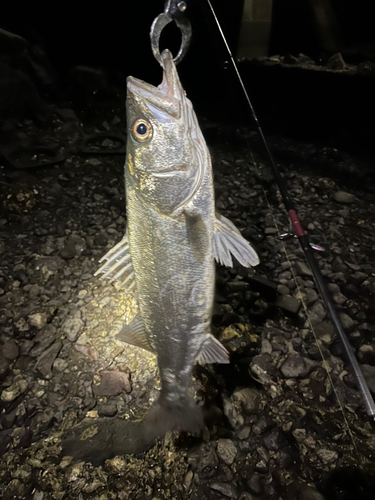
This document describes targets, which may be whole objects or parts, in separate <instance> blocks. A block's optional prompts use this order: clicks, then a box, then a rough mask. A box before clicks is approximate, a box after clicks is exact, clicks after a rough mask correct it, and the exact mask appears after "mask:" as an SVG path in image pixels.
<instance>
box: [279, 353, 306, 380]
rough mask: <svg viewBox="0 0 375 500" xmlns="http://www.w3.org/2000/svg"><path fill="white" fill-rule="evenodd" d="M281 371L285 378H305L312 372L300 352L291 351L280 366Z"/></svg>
mask: <svg viewBox="0 0 375 500" xmlns="http://www.w3.org/2000/svg"><path fill="white" fill-rule="evenodd" d="M280 371H281V373H282V374H283V375H284V377H285V378H303V377H306V375H308V373H309V372H310V366H308V365H307V364H306V361H305V359H304V358H303V357H302V356H300V355H299V354H298V353H296V352H291V353H290V354H288V357H287V358H286V360H285V361H284V362H283V364H282V365H281V366H280Z"/></svg>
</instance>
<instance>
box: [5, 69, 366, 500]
mask: <svg viewBox="0 0 375 500" xmlns="http://www.w3.org/2000/svg"><path fill="white" fill-rule="evenodd" d="M75 72H76V73H75V74H76V75H78V74H80V75H82V74H83V73H84V75H85V78H87V79H89V80H90V79H93V80H94V81H95V82H96V81H98V78H99V77H101V76H103V75H102V74H101V73H100V70H91V69H90V68H86V70H85V69H84V68H83V69H82V68H81V69H79V68H78V69H77V68H76V69H75ZM98 72H99V74H98ZM99 79H100V78H99ZM90 81H91V80H90ZM93 95H94V94H93ZM51 106H52V105H51ZM52 109H53V106H52ZM59 109H60V110H65V111H63V112H62V113H57V112H56V113H55V115H54V117H55V118H54V121H51V122H48V123H49V125H48V126H46V127H45V128H44V129H43V130H42V129H39V128H38V127H37V126H36V125H35V124H34V123H33V122H32V121H31V120H28V121H20V122H19V123H14V124H13V125H12V124H10V125H9V127H10V130H9V131H8V132H9V133H11V134H13V137H15V138H17V134H18V133H21V134H24V136H26V137H30V138H36V137H37V138H38V140H43V141H45V142H46V143H50V142H51V141H52V139H53V138H55V137H58V138H59V140H60V141H62V145H64V147H66V148H68V149H69V151H70V153H69V154H68V155H67V158H66V160H65V161H64V162H62V163H57V164H56V165H52V166H50V167H39V168H34V169H28V170H26V169H25V170H17V171H15V169H11V168H9V166H8V167H6V168H4V169H2V170H1V171H0V181H1V182H2V184H1V185H2V190H1V192H0V204H1V206H2V215H1V220H0V245H1V251H2V261H1V267H0V312H1V314H0V326H1V333H0V383H1V387H0V399H1V402H2V412H1V414H0V453H1V458H0V496H1V498H4V499H5V500H7V499H11V498H15V497H18V498H33V499H34V500H45V499H47V498H51V499H56V500H64V499H65V498H81V499H82V500H86V499H102V498H103V499H104V498H113V499H117V498H118V499H120V500H122V499H127V498H129V499H136V500H143V498H150V499H154V500H156V499H158V498H160V499H172V498H173V499H176V500H180V499H185V498H189V499H193V500H198V499H199V500H211V499H224V498H234V499H237V500H255V499H258V500H270V499H271V500H272V499H273V498H275V500H276V499H279V498H282V499H283V500H288V499H291V498H292V499H294V498H296V499H301V500H302V499H306V500H321V499H322V498H325V495H326V491H332V490H328V489H327V488H328V486H329V485H332V484H333V486H332V488H335V487H336V486H335V485H336V483H332V481H336V482H337V484H339V485H340V484H341V483H340V481H342V478H343V477H345V471H346V470H349V469H350V470H355V471H357V472H358V477H357V479H356V481H357V482H355V481H354V482H352V488H357V490H355V489H354V491H355V492H357V491H360V490H361V488H366V487H367V486H366V484H367V483H366V481H364V480H363V481H362V483H361V479H360V478H361V477H367V476H366V474H367V472H368V471H371V470H372V468H373V458H372V457H373V456H374V449H375V445H374V438H373V433H374V430H375V429H374V424H373V422H372V421H370V420H369V419H368V418H367V416H366V415H365V412H364V409H363V404H362V402H361V399H360V397H359V394H358V391H357V389H356V387H355V383H354V379H353V376H352V374H351V369H350V367H349V366H348V364H347V361H346V359H345V357H344V356H343V352H342V348H341V344H340V343H339V341H338V339H337V338H336V332H335V330H334V328H333V326H332V325H331V323H330V321H329V319H328V317H327V313H326V310H325V307H324V304H323V302H322V299H321V297H320V295H319V294H318V291H317V289H316V288H315V285H314V282H313V280H312V276H311V271H310V269H309V267H308V266H307V264H306V263H305V262H304V260H303V254H302V252H301V249H300V247H299V245H298V242H297V241H296V240H295V239H290V240H287V241H284V242H281V241H279V240H278V239H277V238H276V236H277V234H278V232H277V230H276V229H275V226H274V220H275V221H276V222H277V225H278V227H279V230H280V232H282V233H283V232H286V231H287V230H288V224H287V218H286V215H285V210H284V207H283V204H282V201H281V198H280V195H279V193H278V191H277V189H276V188H275V186H274V184H273V180H272V176H271V175H270V172H269V169H268V167H267V166H266V165H265V164H264V161H263V159H262V158H258V157H257V165H255V164H254V162H253V157H252V154H250V152H249V150H248V148H247V146H246V138H248V137H249V136H250V137H251V138H252V140H254V149H256V141H255V139H254V135H251V131H249V130H246V129H238V130H237V131H236V137H237V139H236V140H237V141H238V142H237V143H236V145H235V146H233V144H232V142H231V140H230V137H231V134H233V133H234V132H233V130H232V128H233V127H231V129H230V130H229V129H228V127H227V126H224V125H218V124H216V123H209V122H203V123H204V133H205V134H206V136H207V137H208V139H209V143H210V146H211V148H212V153H213V160H214V169H215V184H216V186H215V187H216V195H217V196H216V198H217V204H218V207H220V210H221V211H222V213H223V215H225V216H227V217H229V218H230V219H231V220H232V221H233V222H234V223H235V224H236V225H237V226H238V227H239V228H240V229H241V231H242V232H243V234H244V235H245V236H246V237H247V238H248V239H249V240H251V241H252V242H253V243H254V244H255V245H256V247H257V251H258V253H259V256H260V260H261V264H260V265H259V266H258V267H257V268H256V269H243V268H241V266H239V265H236V266H235V267H234V268H233V269H226V268H221V267H219V266H218V269H217V287H216V292H217V294H216V304H215V311H214V315H213V333H214V334H215V335H216V336H217V337H218V338H219V339H220V340H221V341H222V342H223V343H224V345H225V346H226V348H227V349H228V351H229V352H230V355H231V363H230V364H229V365H225V366H216V365H213V366H204V367H197V368H196V369H195V371H194V377H193V385H192V393H193V395H194V397H195V399H196V400H197V402H198V404H199V405H201V406H202V407H203V409H204V413H205V415H206V417H207V419H206V420H207V428H206V429H205V430H204V432H203V434H202V436H200V437H198V436H190V435H186V434H181V435H180V436H178V435H176V434H172V435H167V436H165V437H164V438H163V439H161V440H159V441H157V442H156V443H150V442H147V440H146V438H145V436H144V435H143V427H142V424H141V422H142V420H143V417H144V415H145V414H146V413H147V411H148V409H149V408H150V406H151V405H152V402H153V401H154V400H155V399H156V398H157V396H158V393H159V389H160V381H159V379H158V372H157V364H156V360H155V357H154V356H153V355H152V354H150V353H148V352H143V351H142V350H140V349H138V348H135V347H132V346H129V345H127V344H124V343H123V342H122V341H121V338H119V337H118V333H119V332H120V330H121V328H122V325H123V324H124V323H125V322H126V321H130V320H131V318H132V317H133V316H134V315H135V313H136V304H135V302H134V300H133V299H132V298H131V297H129V296H126V295H124V294H123V293H121V292H118V291H117V290H116V288H115V287H113V286H111V285H109V284H108V283H101V282H99V281H98V280H97V279H96V278H94V277H93V274H94V272H95V270H96V269H97V266H98V260H99V259H100V258H101V257H102V255H103V254H104V253H106V252H107V251H108V250H109V249H110V248H111V247H112V246H113V245H114V244H115V243H117V242H118V241H119V240H120V239H121V237H122V235H123V233H124V229H125V224H126V214H125V210H124V186H123V157H122V156H116V155H114V156H112V155H104V156H103V155H101V156H100V158H99V159H98V158H97V156H99V155H96V154H93V155H92V156H91V157H88V156H83V155H80V154H78V151H77V148H76V144H77V140H78V139H79V137H80V134H82V131H84V132H85V133H87V134H89V133H94V132H95V131H103V130H108V127H109V129H110V131H111V132H113V133H115V132H123V129H122V126H123V122H122V121H121V120H120V122H119V121H118V120H114V117H115V116H117V115H119V116H120V115H121V111H120V110H116V109H115V107H114V106H113V103H112V102H111V105H110V106H108V108H107V110H112V109H114V116H113V117H111V116H110V115H109V114H108V116H106V115H105V114H104V115H103V116H102V117H101V121H99V122H98V123H95V124H90V123H87V124H85V125H84V126H83V127H81V126H80V125H79V123H78V119H77V118H76V113H74V112H73V110H71V109H69V106H68V105H67V104H64V105H61V106H60V107H59ZM108 113H109V111H108ZM104 117H105V124H104V125H103V122H104ZM112 118H113V119H112ZM117 126H118V127H119V128H117V129H116V127H117ZM12 127H13V128H12ZM228 137H229V139H228ZM17 140H18V139H17ZM0 141H1V139H0ZM278 141H279V142H278ZM274 142H275V147H276V149H278V151H280V150H281V146H282V148H283V151H284V152H285V151H287V153H288V155H289V156H286V158H293V161H290V162H289V163H288V164H287V166H288V168H286V169H285V171H283V175H284V178H285V181H286V182H287V185H288V189H289V190H290V192H291V194H292V196H293V198H294V199H295V202H296V205H297V206H298V208H299V211H300V216H301V219H302V221H303V224H304V226H305V227H307V228H308V231H309V236H310V238H311V241H313V242H314V243H316V244H319V245H321V246H322V247H324V248H325V249H326V250H325V252H316V256H317V260H318V261H319V265H320V267H321V269H322V272H323V274H324V276H325V279H326V280H327V282H328V287H329V289H330V291H331V293H333V294H334V295H333V297H334V300H335V303H336V306H337V309H338V312H339V315H340V318H341V320H342V322H343V325H344V328H345V329H346V331H347V332H348V334H349V336H350V342H351V343H352V346H353V349H354V351H355V352H356V354H357V355H358V357H359V359H360V362H361V363H362V364H361V367H362V369H363V372H364V375H365V377H366V379H367V381H368V383H369V386H370V389H371V391H372V392H373V393H375V389H374V387H375V374H374V370H375V355H374V352H375V343H374V340H373V339H374V331H375V329H374V327H373V325H374V319H375V316H374V303H373V297H374V291H375V279H374V276H373V272H374V270H373V255H374V250H375V237H374V234H375V231H374V229H375V227H374V225H375V221H374V214H375V207H374V200H373V195H372V194H371V193H369V192H368V191H366V189H365V187H366V186H363V187H361V186H360V185H359V184H354V183H353V184H350V185H349V183H347V184H345V183H344V182H343V181H338V180H336V179H334V178H332V177H324V175H325V174H324V175H321V173H317V172H316V171H314V169H311V168H309V169H306V166H305V162H304V161H295V160H294V158H295V157H296V155H297V153H298V154H300V155H302V156H301V157H303V158H306V155H307V156H308V157H309V158H311V160H313V159H314V158H315V157H318V158H321V157H322V156H323V155H325V157H327V154H328V152H331V153H332V154H333V151H332V150H329V148H326V147H324V148H323V147H322V146H319V145H310V146H308V147H305V146H304V145H303V146H301V145H298V144H295V143H289V142H288V141H286V140H285V139H279V140H276V139H275V140H274ZM280 143H281V145H280ZM103 147H104V146H103ZM323 149H324V151H323ZM327 151H328V152H327ZM303 155H304V156H303ZM335 155H336V156H337V155H341V160H340V162H341V163H340V165H341V167H342V168H343V169H344V171H346V170H350V168H351V166H352V165H354V163H355V162H356V159H354V158H351V157H349V156H348V155H346V154H344V153H343V152H340V151H336V152H335ZM336 156H335V157H336ZM297 157H298V156H297ZM291 163H293V165H291ZM341 167H340V168H341ZM345 169H346V170H345ZM258 171H259V173H260V177H259V176H258ZM331 172H332V171H331ZM327 175H328V174H327ZM263 188H264V189H265V190H266V192H267V196H268V199H269V201H270V207H269V206H268V204H267V202H266V201H265V199H264V193H263ZM271 210H272V211H271ZM284 245H285V246H286V248H287V251H288V259H287V258H286V256H285V252H284ZM289 262H290V263H291V264H292V266H293V270H294V274H295V276H296V280H294V277H293V273H292V272H291V269H290V267H289ZM297 285H298V286H297ZM302 302H305V303H306V305H307V308H308V313H309V317H310V321H307V319H306V317H305V313H304V308H303V307H301V304H302ZM310 322H311V323H312V325H313V331H312V330H311V328H310ZM315 336H316V338H315ZM316 339H317V341H318V343H319V349H318V345H317V343H316ZM321 352H322V353H323V355H324V361H323V360H322V358H321V354H320V353H321ZM326 368H327V369H328V371H329V374H330V376H329V377H328V375H327V371H326ZM330 379H332V380H333V383H334V385H335V391H333V389H332V387H331V384H330ZM337 396H339V397H340V401H341V405H340V404H339V403H338V401H337ZM342 412H344V414H345V419H344V416H343V413H342ZM346 422H347V423H346ZM347 424H348V425H347ZM334 470H335V471H336V472H337V475H336V476H333V471H334ZM342 471H344V472H342ZM340 473H341V474H342V476H340ZM330 481H331V482H330ZM369 484H370V486H371V482H370V483H369ZM314 485H315V486H314ZM371 491H372V490H371ZM355 496H357V497H358V498H359V495H358V494H356V493H354V496H353V497H355ZM327 498H330V500H331V497H329V496H327ZM369 498H370V497H369Z"/></svg>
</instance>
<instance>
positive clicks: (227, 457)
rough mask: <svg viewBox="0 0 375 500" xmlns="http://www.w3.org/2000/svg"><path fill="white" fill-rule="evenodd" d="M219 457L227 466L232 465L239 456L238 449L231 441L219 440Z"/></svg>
mask: <svg viewBox="0 0 375 500" xmlns="http://www.w3.org/2000/svg"><path fill="white" fill-rule="evenodd" d="M217 454H218V457H219V458H220V459H221V460H222V461H223V462H225V463H226V464H227V465H231V464H232V463H233V461H234V459H235V457H236V455H237V448H236V447H235V445H234V443H233V441H231V440H230V439H219V440H218V442H217Z"/></svg>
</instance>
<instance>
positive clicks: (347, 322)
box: [339, 312, 355, 330]
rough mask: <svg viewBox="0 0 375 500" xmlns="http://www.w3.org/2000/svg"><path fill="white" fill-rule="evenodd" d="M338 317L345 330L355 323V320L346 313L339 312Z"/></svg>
mask: <svg viewBox="0 0 375 500" xmlns="http://www.w3.org/2000/svg"><path fill="white" fill-rule="evenodd" d="M339 318H340V321H341V324H342V326H343V328H344V329H345V330H350V329H351V328H353V326H354V325H355V322H354V321H353V320H352V318H351V317H350V316H349V315H348V314H346V313H343V312H340V313H339Z"/></svg>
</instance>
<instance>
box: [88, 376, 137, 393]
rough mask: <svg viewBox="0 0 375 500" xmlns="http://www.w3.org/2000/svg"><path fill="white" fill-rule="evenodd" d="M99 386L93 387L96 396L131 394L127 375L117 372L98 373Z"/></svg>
mask: <svg viewBox="0 0 375 500" xmlns="http://www.w3.org/2000/svg"><path fill="white" fill-rule="evenodd" d="M100 377H101V381H100V384H99V385H97V386H94V387H93V391H94V394H95V395H96V396H118V395H119V394H122V393H123V392H124V391H125V392H128V393H129V392H131V385H130V380H129V374H128V373H124V372H122V371H119V370H107V371H106V370H103V371H101V372H100Z"/></svg>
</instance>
